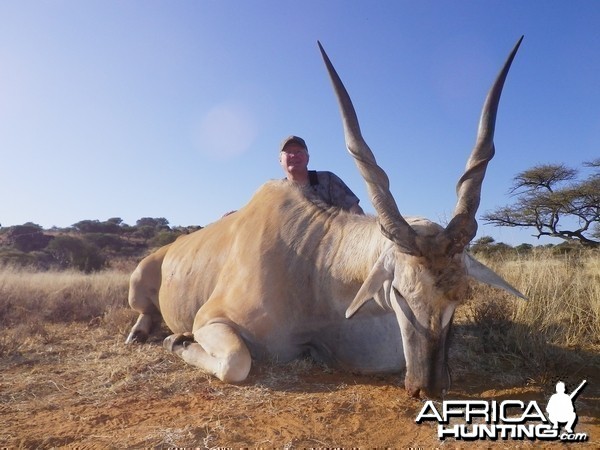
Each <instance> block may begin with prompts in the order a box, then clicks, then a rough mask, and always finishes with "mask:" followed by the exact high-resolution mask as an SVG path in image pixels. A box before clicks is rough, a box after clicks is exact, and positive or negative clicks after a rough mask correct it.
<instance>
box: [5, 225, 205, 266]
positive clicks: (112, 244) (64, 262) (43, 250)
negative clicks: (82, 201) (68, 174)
mask: <svg viewBox="0 0 600 450" xmlns="http://www.w3.org/2000/svg"><path fill="white" fill-rule="evenodd" d="M200 228H202V227H200V226H188V227H170V226H169V221H168V220H167V219H165V218H163V217H159V218H153V217H143V218H141V219H139V220H138V221H137V222H136V223H135V225H127V224H126V223H124V222H123V220H122V219H121V218H119V217H113V218H111V219H108V220H106V221H99V220H82V221H80V222H77V223H75V224H73V225H72V226H70V227H67V228H56V227H53V228H51V229H47V230H46V229H44V228H42V227H41V226H40V225H37V224H35V223H31V222H27V223H25V224H23V225H15V226H11V227H0V264H3V265H13V266H33V267H36V268H38V269H42V270H43V269H57V268H59V269H60V268H62V269H71V268H73V269H77V270H81V271H84V272H92V271H97V270H101V269H104V268H107V267H110V266H111V265H112V264H114V263H115V262H116V261H119V260H124V259H139V258H141V257H142V256H144V255H145V254H147V253H148V252H149V250H150V249H152V248H156V247H162V246H163V245H166V244H169V243H171V242H173V241H174V240H175V239H177V237H178V236H180V235H182V234H188V233H191V232H193V231H196V230H198V229H200Z"/></svg>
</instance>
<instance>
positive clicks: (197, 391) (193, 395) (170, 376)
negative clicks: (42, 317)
mask: <svg viewBox="0 0 600 450" xmlns="http://www.w3.org/2000/svg"><path fill="white" fill-rule="evenodd" d="M119 314H130V313H129V312H125V310H123V311H121V312H119ZM131 317H132V318H133V313H131ZM117 322H122V320H121V321H117ZM34 328H35V329H34ZM126 331H127V330H126V329H115V327H114V326H113V327H111V326H110V325H107V324H106V323H105V321H104V320H97V321H92V322H91V323H90V324H88V325H85V324H82V323H77V322H74V323H67V324H65V323H62V324H49V323H48V324H46V323H44V324H39V323H38V324H37V325H35V324H34V325H29V326H23V327H20V328H19V327H15V328H12V329H10V330H4V331H3V334H4V337H3V338H2V339H4V340H5V341H4V348H7V346H8V344H7V342H6V339H15V340H19V342H20V344H19V346H18V350H17V347H15V350H12V351H7V352H5V356H4V357H3V358H2V359H1V360H0V447H2V448H4V447H9V448H51V447H71V448H72V447H78V448H141V447H152V448H166V447H200V448H203V447H208V448H211V447H267V448H268V447H286V448H294V447H297V448H303V447H313V448H314V447H359V446H360V447H395V448H402V447H412V448H439V447H450V448H455V447H466V446H474V447H480V448H488V447H502V448H506V447H533V446H539V445H540V442H539V441H538V442H530V441H501V440H500V441H498V442H493V441H486V442H481V443H473V442H470V443H468V444H467V443H465V442H463V441H455V440H450V439H448V440H445V441H440V440H438V438H437V435H436V427H435V425H433V424H431V423H424V424H420V425H419V424H416V423H415V417H416V416H417V414H418V412H419V411H420V409H421V408H422V406H423V400H415V399H412V398H410V397H409V396H408V395H407V394H406V392H405V390H404V388H403V387H402V376H401V374H399V375H397V376H391V375H390V376H359V375H355V374H350V373H341V372H337V371H332V370H329V369H327V368H325V367H322V366H319V365H316V364H314V363H313V362H311V361H307V360H301V361H296V362H294V363H292V364H288V365H282V366H279V365H275V364H264V365H255V366H254V367H253V369H252V371H251V375H250V378H249V379H248V380H247V381H246V382H245V383H243V384H241V385H228V384H224V383H221V382H220V381H218V380H216V379H214V378H211V377H209V376H206V375H204V374H203V373H202V372H200V371H199V370H197V369H195V368H193V367H190V366H187V365H186V364H185V363H184V362H183V361H181V360H179V359H178V358H177V357H175V356H173V355H171V354H169V353H168V352H167V351H165V350H164V349H163V348H162V346H161V338H162V336H154V337H153V338H152V339H151V341H150V342H148V343H147V344H145V345H134V346H125V345H124V344H123V341H124V339H125V336H126ZM0 344H2V343H1V342H0ZM461 345H462V344H461V340H460V336H459V339H458V342H455V344H454V347H453V350H452V353H453V355H452V361H453V363H452V367H453V374H454V387H453V389H452V390H451V392H450V393H449V395H448V398H449V399H459V398H462V399H497V400H502V399H517V400H523V401H528V400H537V401H538V402H539V404H540V405H541V406H542V405H543V406H545V405H546V402H547V400H548V398H549V396H550V394H551V393H552V390H553V388H554V385H553V380H546V382H544V383H540V382H539V381H537V382H536V381H535V380H531V379H528V378H527V377H526V376H523V375H520V373H519V371H518V370H514V368H513V370H512V371H511V368H510V367H507V368H505V369H500V368H497V371H496V372H494V373H492V372H490V371H489V370H487V369H485V368H484V366H482V365H481V364H478V361H470V360H469V358H474V357H475V358H485V356H484V355H479V356H473V355H470V354H466V353H465V352H462V353H461V351H462V350H463V348H462V347H461ZM565 372H566V373H569V369H568V368H566V369H565ZM572 375H574V376H575V378H576V379H578V380H580V379H583V378H586V377H587V379H588V386H587V387H586V388H585V391H584V392H583V394H582V395H580V396H579V397H578V398H577V402H576V407H577V413H578V415H579V422H578V425H577V428H576V431H577V432H585V433H587V434H588V436H590V439H589V441H588V442H587V443H585V444H575V445H576V446H577V447H592V448H598V447H599V446H600V390H599V389H598V381H599V379H598V372H597V367H595V366H588V367H587V368H586V367H585V366H583V367H580V368H579V369H578V373H576V374H572ZM544 446H545V447H564V444H560V443H544Z"/></svg>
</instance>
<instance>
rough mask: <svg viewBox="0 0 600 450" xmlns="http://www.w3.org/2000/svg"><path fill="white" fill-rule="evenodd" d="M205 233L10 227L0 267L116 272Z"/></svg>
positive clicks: (484, 251) (1, 243) (148, 225)
mask: <svg viewBox="0 0 600 450" xmlns="http://www.w3.org/2000/svg"><path fill="white" fill-rule="evenodd" d="M201 228H202V227H200V226H187V227H170V226H169V221H168V220H167V219H165V218H163V217H159V218H153V217H143V218H141V219H139V220H138V221H136V223H135V225H127V224H126V223H123V220H122V219H121V218H119V217H113V218H111V219H108V220H105V221H99V220H82V221H80V222H77V223H75V224H73V225H72V226H70V227H67V228H56V227H53V228H50V229H47V230H46V229H44V228H42V227H41V226H40V225H37V224H35V223H31V222H28V223H25V224H23V225H15V226H12V227H1V226H0V265H11V266H32V267H35V268H37V269H40V270H48V269H77V270H81V271H83V272H93V271H97V270H102V269H105V268H109V267H114V266H115V265H118V264H119V263H120V262H123V261H129V262H137V261H139V260H140V259H141V258H142V257H143V256H145V255H147V254H148V253H149V252H150V250H152V249H154V248H158V247H162V246H163V245H167V244H170V243H171V242H173V241H174V240H175V239H177V237H179V236H180V235H182V234H189V233H191V232H194V231H196V230H199V229H201ZM543 247H544V248H549V249H550V250H551V251H552V253H554V254H557V255H559V254H568V253H572V252H573V251H580V250H581V251H583V250H585V249H584V248H583V246H582V245H581V244H579V243H577V242H564V243H561V244H559V245H553V244H548V245H544V246H543ZM535 248H539V247H534V246H533V245H531V244H520V245H517V246H515V247H512V246H510V245H508V244H505V243H503V242H495V240H494V239H493V238H492V237H490V236H484V237H481V238H479V239H476V240H475V241H473V242H472V243H471V245H470V247H469V251H470V252H471V253H473V254H475V255H478V254H479V255H484V256H487V257H496V256H497V257H500V256H511V255H524V254H527V253H529V252H531V251H532V250H534V249H535Z"/></svg>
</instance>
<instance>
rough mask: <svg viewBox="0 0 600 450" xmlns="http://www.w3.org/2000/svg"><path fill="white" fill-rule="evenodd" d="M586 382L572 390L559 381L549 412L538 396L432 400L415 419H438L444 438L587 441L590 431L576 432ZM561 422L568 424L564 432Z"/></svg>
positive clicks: (549, 401) (441, 438) (420, 421)
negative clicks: (577, 410) (578, 404)
mask: <svg viewBox="0 0 600 450" xmlns="http://www.w3.org/2000/svg"><path fill="white" fill-rule="evenodd" d="M586 383H587V381H586V380H583V381H582V382H581V383H580V384H579V386H578V387H577V388H576V389H575V390H573V392H571V393H570V394H567V393H566V392H565V390H566V388H565V383H563V382H562V381H559V382H558V383H556V393H555V394H553V395H552V396H551V397H550V399H549V400H548V404H547V405H546V412H547V415H545V414H544V412H543V411H542V409H541V408H540V406H539V405H538V404H537V402H536V401H535V400H532V401H529V402H524V401H521V400H502V401H496V400H444V401H443V402H442V403H441V405H440V404H438V405H439V406H436V403H435V402H433V401H432V400H428V401H426V402H425V405H424V406H423V408H422V409H421V412H419V414H418V415H417V418H416V419H415V422H416V423H422V422H425V421H434V422H437V424H438V427H437V434H438V438H440V440H444V439H446V438H448V437H450V438H454V439H457V440H466V441H469V440H470V441H473V440H477V439H481V440H485V439H490V440H497V439H502V440H507V439H516V440H523V439H529V440H532V441H534V440H543V441H553V440H561V441H569V442H585V441H587V440H588V435H587V434H586V433H574V432H573V427H574V426H575V424H576V422H577V414H576V413H575V407H574V405H573V402H574V400H575V398H576V397H577V395H579V393H580V392H581V390H582V389H583V387H584V386H585V384H586ZM451 421H452V422H453V423H450V422H451ZM456 422H463V423H456ZM560 424H565V427H564V431H563V432H561V430H560Z"/></svg>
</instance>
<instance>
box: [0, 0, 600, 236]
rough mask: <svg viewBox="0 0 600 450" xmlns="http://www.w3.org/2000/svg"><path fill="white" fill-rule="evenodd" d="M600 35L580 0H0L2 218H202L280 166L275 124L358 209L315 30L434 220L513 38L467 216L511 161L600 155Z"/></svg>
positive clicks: (498, 190)
mask: <svg viewBox="0 0 600 450" xmlns="http://www.w3.org/2000/svg"><path fill="white" fill-rule="evenodd" d="M599 29H600V2H597V1H592V0H589V1H524V0H518V1H516V0H515V1H513V0H502V1H481V0H480V1H467V0H454V1H410V2H408V1H400V0H395V1H356V0H354V1H313V0H304V1H302V2H298V1H281V0H279V1H274V0H273V1H271V0H261V1H239V0H238V1H227V0H224V1H208V0H197V1H177V2H172V1H143V2H142V1H126V2H123V1H111V0H102V1H69V0H63V1H60V0H56V1H11V0H4V1H2V2H0V154H1V155H2V157H1V159H0V191H1V192H2V202H1V203H0V205H1V206H0V223H1V224H2V226H10V225H16V224H21V223H24V222H28V221H32V222H35V223H38V224H40V225H42V226H44V227H51V226H59V227H64V226H69V225H71V224H73V223H75V222H77V221H79V220H83V219H99V220H106V219H108V218H110V217H121V218H123V219H124V221H125V222H126V223H129V224H134V223H135V221H136V220H137V219H139V218H140V217H148V216H149V217H165V218H167V219H168V220H169V221H170V223H171V225H192V224H197V225H206V224H207V223H210V222H212V221H214V220H216V219H217V218H218V217H220V216H221V215H222V214H223V213H224V212H226V211H229V210H232V209H237V208H239V207H241V206H242V205H243V204H245V203H246V202H247V201H248V199H249V198H250V197H251V195H252V193H253V192H254V191H255V190H256V189H257V188H258V187H259V186H260V185H261V184H262V183H263V182H265V181H266V180H268V179H272V178H280V177H282V172H281V168H280V167H279V164H278V145H279V143H280V141H281V140H282V139H283V138H284V137H285V136H287V135H290V134H296V135H299V136H302V137H304V138H305V139H306V141H307V143H308V146H309V150H310V154H311V161H310V167H311V168H313V169H320V170H331V171H333V172H335V173H337V174H338V175H339V176H340V177H342V178H343V179H344V180H345V181H346V183H347V184H348V185H349V186H350V187H351V189H352V190H354V192H355V193H356V194H357V195H358V196H359V197H360V198H361V199H362V202H361V204H362V206H363V208H364V209H365V210H366V211H367V212H373V209H372V207H371V205H370V203H369V201H368V198H367V194H366V190H365V187H364V183H363V181H362V179H361V178H360V176H359V174H358V171H357V169H356V168H355V166H354V163H353V161H352V159H351V157H350V156H349V155H348V154H347V152H346V151H345V145H344V141H343V133H342V127H341V122H340V118H339V113H338V109H337V104H336V102H335V99H334V96H333V93H332V91H331V87H330V83H329V80H328V78H327V75H326V71H325V69H324V66H323V63H322V61H321V58H320V55H319V52H318V48H317V44H316V41H317V40H320V41H321V42H322V43H323V45H324V47H325V49H326V50H327V52H328V54H329V56H330V58H331V59H332V61H333V63H334V64H335V66H336V68H337V70H338V72H339V73H340V76H341V77H342V80H343V81H344V83H345V84H346V87H347V88H348V90H349V92H350V95H351V97H352V99H353V101H354V104H355V107H356V109H357V113H358V116H359V120H360V122H361V127H362V129H363V134H364V136H365V138H366V140H367V142H368V143H369V145H370V147H371V148H372V149H373V152H374V153H375V155H376V157H377V159H378V162H379V164H380V165H381V166H382V167H383V168H384V169H385V170H386V171H387V173H388V175H389V177H390V179H391V189H392V192H393V194H394V196H395V198H396V201H397V203H398V206H399V208H400V210H401V212H402V213H403V214H404V215H419V216H425V217H428V218H429V219H432V220H434V221H438V222H440V223H447V222H448V221H449V219H450V218H451V214H452V210H453V208H454V205H455V203H456V197H455V192H454V187H455V184H456V182H457V180H458V178H459V177H460V175H461V174H462V171H463V169H464V165H465V163H466V160H467V157H468V155H469V152H470V151H471V148H472V146H473V143H474V140H475V134H476V127H477V122H478V118H479V113H480V109H481V106H482V104H483V100H484V98H485V95H486V93H487V90H488V88H489V86H490V85H491V83H492V81H493V79H494V77H495V75H496V73H497V72H498V70H499V69H500V67H501V65H502V63H503V62H504V60H505V58H506V56H507V55H508V52H509V51H510V49H511V48H512V46H513V45H514V43H515V42H516V41H517V39H518V38H519V37H520V36H521V35H522V34H524V35H525V40H524V42H523V45H522V46H521V50H520V51H519V54H518V55H517V58H516V60H515V62H514V64H513V67H512V69H511V72H510V74H509V77H508V80H507V83H506V85H505V89H504V93H503V97H502V101H501V103H500V110H499V114H498V122H497V128H496V130H497V131H496V150H497V152H496V157H495V158H494V160H492V162H491V163H490V166H489V168H488V174H487V176H486V179H485V181H484V187H483V194H482V202H481V206H480V209H479V214H481V213H484V212H486V211H490V210H492V209H494V208H496V207H498V206H501V205H504V204H506V203H507V202H509V201H510V197H509V196H508V189H509V187H510V184H511V180H512V177H513V176H514V175H515V174H516V173H517V172H519V171H521V170H524V169H527V168H529V167H531V166H532V165H534V164H539V163H559V162H562V163H565V164H567V165H571V166H575V167H577V166H579V165H580V164H581V162H583V161H587V160H591V159H594V158H598V157H600V147H599V143H600V106H599V105H600V75H599V74H600V56H599V55H600V32H598V30H599ZM531 234H532V233H531V231H530V230H517V229H506V228H495V227H491V226H486V225H484V224H481V223H480V230H479V233H478V236H482V235H491V236H493V237H494V238H496V240H498V241H504V242H507V243H510V244H518V243H521V242H532V243H535V242H536V240H535V239H533V238H531V237H530V235H531ZM550 242H555V243H558V242H559V241H556V240H554V241H550Z"/></svg>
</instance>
